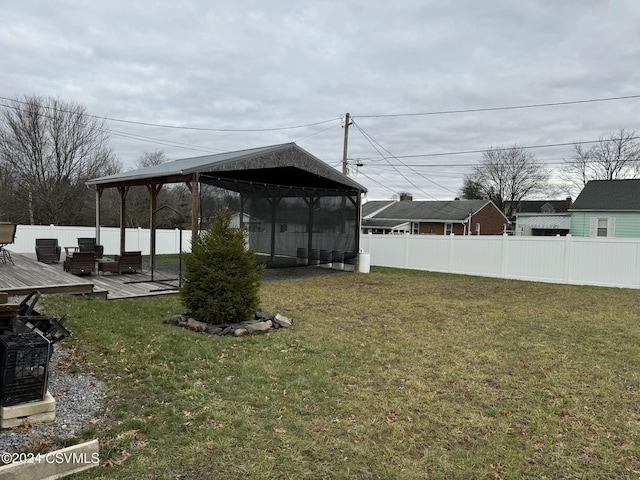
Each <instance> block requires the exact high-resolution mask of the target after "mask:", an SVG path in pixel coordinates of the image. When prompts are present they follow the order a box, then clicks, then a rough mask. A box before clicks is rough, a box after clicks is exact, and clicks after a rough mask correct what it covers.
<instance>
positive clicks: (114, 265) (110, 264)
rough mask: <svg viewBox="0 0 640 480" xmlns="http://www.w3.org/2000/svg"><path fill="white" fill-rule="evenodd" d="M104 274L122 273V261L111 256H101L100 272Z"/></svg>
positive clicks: (99, 262)
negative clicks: (112, 258)
mask: <svg viewBox="0 0 640 480" xmlns="http://www.w3.org/2000/svg"><path fill="white" fill-rule="evenodd" d="M100 272H102V274H103V275H104V274H105V273H106V272H109V273H118V274H119V273H120V262H117V261H115V260H111V259H110V258H101V259H100V260H98V274H100Z"/></svg>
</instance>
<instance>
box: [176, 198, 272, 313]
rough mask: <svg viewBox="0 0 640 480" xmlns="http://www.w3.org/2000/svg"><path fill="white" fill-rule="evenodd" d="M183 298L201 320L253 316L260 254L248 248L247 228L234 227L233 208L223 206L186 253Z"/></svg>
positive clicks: (260, 267)
mask: <svg viewBox="0 0 640 480" xmlns="http://www.w3.org/2000/svg"><path fill="white" fill-rule="evenodd" d="M184 261H185V267H186V268H185V274H184V277H183V283H182V288H181V289H180V294H181V297H182V302H183V304H184V305H185V307H186V308H187V309H188V310H189V312H190V313H191V314H192V315H193V316H194V317H195V318H197V319H198V320H201V321H203V322H207V323H211V324H214V325H219V324H223V323H233V322H240V321H243V320H249V319H250V318H251V317H252V316H253V314H254V312H255V311H256V309H257V308H258V305H259V296H258V293H259V288H260V276H261V275H262V272H263V270H264V266H262V265H260V266H259V265H256V254H255V251H253V250H248V249H247V248H246V232H245V231H243V230H241V229H237V228H232V227H231V212H230V211H229V210H226V209H221V210H218V211H217V212H216V218H215V221H214V223H213V225H211V227H210V228H209V229H208V230H205V231H202V232H201V233H200V235H199V236H196V237H195V238H194V239H193V241H192V245H191V252H190V253H186V254H185V256H184Z"/></svg>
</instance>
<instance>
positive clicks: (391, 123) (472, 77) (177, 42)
mask: <svg viewBox="0 0 640 480" xmlns="http://www.w3.org/2000/svg"><path fill="white" fill-rule="evenodd" d="M639 17H640V4H638V3H637V2H635V1H634V0H620V1H616V2H600V1H597V2H596V1H577V0H573V1H563V2H556V1H550V0H549V1H540V0H535V1H534V0H528V1H519V2H513V1H506V0H499V1H492V2H476V1H471V0H462V1H456V2H450V1H436V0H433V1H428V2H425V1H422V0H407V1H404V2H395V3H393V2H382V1H379V0H372V1H366V2H365V1H347V2H337V1H324V2H293V1H283V2H268V3H265V2H258V1H234V2H231V1H217V2H207V1H204V0H191V1H186V2H180V3H175V2H166V1H160V2H123V1H121V0H116V1H112V2H100V3H96V2H83V3H78V2H71V1H63V2H10V3H8V4H7V5H4V6H3V15H2V17H0V49H1V50H2V52H3V68H2V70H1V71H0V92H1V93H0V95H1V96H4V97H10V98H16V97H19V96H22V95H25V94H26V95H31V94H38V95H44V96H56V97H60V98H63V99H65V100H72V101H77V102H79V103H82V104H83V105H85V106H86V108H87V110H88V111H89V113H91V114H94V115H99V116H105V117H110V118H117V119H126V120H131V121H137V122H146V123H154V124H170V125H181V126H191V127H200V128H235V129H257V128H272V127H280V126H291V125H301V124H307V123H314V122H318V121H323V120H329V119H334V121H333V122H332V123H326V124H322V125H318V126H315V127H309V128H302V129H292V130H285V131H269V132H242V133H236V132H234V133H232V132H195V131H188V130H176V129H166V128H159V127H144V126H140V125H134V124H128V123H119V122H108V125H109V127H110V128H111V129H112V130H113V131H114V135H113V137H112V143H113V146H114V148H115V150H116V152H117V154H118V155H119V157H120V159H121V161H122V162H123V164H124V165H125V167H127V168H128V167H131V166H133V164H134V162H135V159H136V158H137V157H138V156H140V155H141V154H142V153H143V152H144V151H150V150H156V149H161V150H164V151H165V152H166V154H167V156H168V157H169V158H182V157H188V156H195V155H201V154H204V152H203V150H206V151H211V152H215V151H220V150H235V149H241V148H249V147H255V146H261V145H268V144H275V143H282V142H288V141H296V142H297V143H298V144H299V145H300V146H301V147H303V148H305V149H307V150H309V151H310V152H311V153H313V154H314V155H316V156H318V157H320V158H322V159H323V160H325V161H326V162H327V163H329V164H331V165H335V166H337V167H338V168H339V166H340V162H341V157H342V143H343V129H342V128H341V127H340V121H339V120H337V119H338V117H340V115H343V114H344V113H346V112H350V113H351V114H353V115H354V116H355V121H356V123H357V124H358V125H359V126H360V127H361V128H362V129H363V130H364V131H366V132H368V133H369V134H370V135H371V136H372V137H373V139H375V141H377V142H379V143H380V144H381V145H382V146H383V147H385V148H386V149H387V150H388V151H389V152H391V153H392V154H393V155H397V156H403V155H417V154H425V153H438V152H452V151H460V150H475V149H484V148H488V147H490V146H495V145H501V144H513V143H518V144H520V145H538V144H548V143H563V142H571V141H579V140H593V139H596V138H598V137H599V136H600V135H602V134H606V133H609V132H611V131H614V130H617V129H619V128H623V127H624V128H629V129H631V130H640V126H639V125H638V116H637V113H636V112H637V108H638V105H640V99H637V100H621V101H613V102H603V103H593V104H585V105H573V106H562V107H552V108H551V107H550V108H538V109H526V110H510V111H502V112H485V113H466V114H457V115H437V116H436V115H434V116H407V117H393V118H366V117H365V116H366V115H370V114H391V113H409V112H431V111H439V110H452V109H470V108H483V107H495V106H506V105H519V104H537V103H552V102H563V101H572V100H581V99H590V98H603V97H614V96H624V95H636V94H638V93H640V90H638V85H639V84H640V82H639V81H640V78H639V77H640V71H639V69H638V67H637V65H639V64H640V62H639V60H640V29H638V28H637V25H638V23H639V22H638V20H640V18H639ZM123 134H124V135H126V136H122V135H123ZM132 135H133V136H136V137H137V138H131V136H132ZM140 136H143V137H151V138H153V139H159V140H150V139H149V138H146V139H144V138H140ZM173 142H179V143H181V144H189V145H192V146H193V149H188V148H186V146H185V145H180V146H178V145H175V144H173ZM166 143H169V144H171V145H166ZM377 148H378V149H379V148H380V147H378V146H377ZM569 151H570V148H569V147H565V148H560V147H558V148H553V149H552V148H548V149H537V150H535V153H536V155H538V157H539V158H541V159H543V160H544V161H547V162H550V163H552V164H553V163H554V162H555V163H557V162H559V161H560V160H561V159H562V158H563V156H567V155H568V154H569ZM349 157H350V158H351V159H354V160H355V159H362V160H361V161H362V163H364V166H363V167H362V168H360V169H358V170H357V171H356V170H355V169H354V170H352V174H353V175H357V177H356V178H357V180H358V181H360V182H361V183H363V184H364V185H365V186H367V187H368V188H369V189H370V193H369V197H370V198H388V197H389V196H390V195H392V194H393V193H394V192H395V193H397V192H399V191H411V192H413V193H414V195H415V196H416V197H417V198H452V197H453V196H454V193H453V192H456V191H457V190H458V189H459V188H460V186H461V184H462V177H463V175H464V174H465V173H466V172H467V171H469V170H470V167H469V166H468V165H470V164H473V163H474V162H477V161H478V159H479V158H480V155H479V154H475V155H456V156H445V157H425V158H411V159H400V160H393V159H392V160H390V161H385V160H381V159H380V154H379V152H378V151H376V149H375V148H374V147H373V146H372V145H371V144H370V143H369V142H368V141H367V140H366V139H365V138H364V137H363V135H362V134H361V133H360V132H359V130H358V129H357V128H355V126H354V127H353V128H351V129H350V142H349ZM389 163H392V164H393V165H395V168H394V167H392V166H390V165H389ZM408 164H420V166H416V167H411V168H408V167H406V166H405V165H408ZM429 165H430V166H429ZM416 172H418V173H416ZM381 185H384V187H383V186H381ZM416 185H417V186H418V188H416Z"/></svg>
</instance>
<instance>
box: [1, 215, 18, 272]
mask: <svg viewBox="0 0 640 480" xmlns="http://www.w3.org/2000/svg"><path fill="white" fill-rule="evenodd" d="M16 226H17V225H16V224H15V223H10V222H0V251H1V252H2V263H4V264H6V263H7V260H8V261H10V262H11V264H12V265H15V263H13V259H12V258H11V252H10V251H9V250H7V249H6V248H4V247H6V246H7V245H9V244H11V243H13V242H14V241H15V239H16Z"/></svg>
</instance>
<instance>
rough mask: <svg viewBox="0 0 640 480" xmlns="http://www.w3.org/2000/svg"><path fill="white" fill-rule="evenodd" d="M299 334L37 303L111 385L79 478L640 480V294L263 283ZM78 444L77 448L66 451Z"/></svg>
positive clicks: (176, 308) (79, 301)
mask: <svg viewBox="0 0 640 480" xmlns="http://www.w3.org/2000/svg"><path fill="white" fill-rule="evenodd" d="M261 298H262V308H263V309H264V310H266V311H270V312H273V313H276V312H279V313H282V314H284V315H286V316H290V317H292V318H293V319H294V321H295V324H294V327H293V328H292V329H289V330H280V331H277V332H275V333H272V334H268V335H263V336H253V337H242V338H228V337H208V336H206V335H205V334H199V333H194V332H191V331H187V330H183V329H179V328H176V327H174V326H169V325H165V324H163V323H162V320H163V319H165V318H167V317H168V316H170V315H172V314H176V313H182V312H183V307H182V306H181V304H180V303H179V300H178V299H176V298H162V299H161V298H157V297H156V298H149V299H137V300H121V301H111V302H107V301H103V300H97V299H89V298H77V297H76V298H72V297H49V298H47V299H46V300H45V301H46V305H47V310H48V311H49V312H50V313H52V314H55V315H58V316H60V315H62V314H64V313H66V314H68V316H69V318H70V319H69V321H68V324H67V325H68V327H69V329H70V330H71V331H72V332H73V334H74V335H73V337H71V338H69V339H66V340H64V341H63V342H62V344H63V346H66V347H68V348H72V352H73V354H74V355H75V358H76V363H75V368H78V369H79V370H81V371H84V372H91V373H92V374H94V375H96V376H97V377H99V378H100V379H102V380H104V381H105V382H106V385H107V389H106V393H107V394H108V401H107V405H108V413H107V414H106V418H105V421H103V422H101V423H98V424H97V425H95V426H92V427H91V429H89V430H87V431H86V432H85V433H84V435H83V438H86V439H89V438H98V439H99V441H100V459H101V462H102V463H103V464H107V466H101V467H99V468H94V469H92V470H89V471H87V472H85V473H83V474H81V475H80V476H79V478H109V479H112V478H123V479H131V478H137V479H152V478H154V479H155V478H166V479H176V478H179V479H183V480H184V479H201V478H218V479H219V478H225V479H226V478H231V479H234V478H238V479H240V478H242V479H245V478H251V479H271V478H273V479H275V478H285V479H299V478H313V479H316V478H349V479H390V478H399V479H416V478H430V479H439V478H442V479H456V478H460V479H476V478H487V479H521V478H531V479H534V478H535V479H540V478H549V479H558V478H581V479H591V478H593V479H601V478H616V479H620V478H638V476H640V453H639V452H640V450H639V447H638V445H639V444H640V319H639V316H640V291H635V290H623V289H613V288H597V287H577V286H563V285H551V284H540V283H527V282H518V281H506V280H498V279H489V278H479V277H466V276H455V275H444V274H433V273H426V272H412V271H401V270H393V269H382V268H373V269H372V273H370V274H367V275H364V274H346V273H345V274H341V275H334V276H331V277H328V278H321V279H307V280H296V281H283V282H267V283H263V284H262V286H261ZM79 440H81V439H79Z"/></svg>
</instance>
